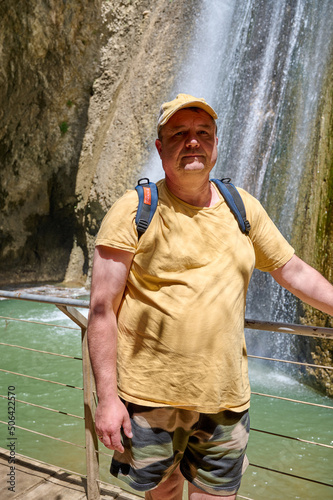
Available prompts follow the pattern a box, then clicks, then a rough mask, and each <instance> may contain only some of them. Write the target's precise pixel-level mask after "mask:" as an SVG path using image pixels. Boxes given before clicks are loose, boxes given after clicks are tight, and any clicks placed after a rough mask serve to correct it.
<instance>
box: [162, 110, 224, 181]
mask: <svg viewBox="0 0 333 500" xmlns="http://www.w3.org/2000/svg"><path fill="white" fill-rule="evenodd" d="M161 132H162V135H161V139H156V142H155V144H156V148H157V151H158V153H159V155H160V158H161V160H162V165H163V168H164V171H165V176H166V179H167V180H168V179H169V180H170V181H172V182H174V183H176V182H177V180H180V179H181V178H183V177H184V176H188V175H193V174H201V175H202V174H205V175H207V176H208V175H209V172H210V171H211V169H212V168H213V166H214V165H215V162H216V159H217V142H218V139H217V137H216V125H215V122H214V120H213V119H212V117H211V116H210V115H209V114H208V113H206V111H204V110H203V109H200V108H196V109H195V110H193V109H188V108H185V109H181V110H179V111H177V112H176V113H175V114H174V115H173V116H172V117H171V118H170V120H169V121H168V122H167V123H166V124H165V125H164V126H163V128H162V131H161Z"/></svg>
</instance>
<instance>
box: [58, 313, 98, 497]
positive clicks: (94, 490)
mask: <svg viewBox="0 0 333 500" xmlns="http://www.w3.org/2000/svg"><path fill="white" fill-rule="evenodd" d="M57 307H58V308H59V309H60V310H61V311H62V312H63V313H64V314H66V316H68V317H69V318H71V320H72V321H74V322H75V323H76V324H77V325H79V327H80V328H81V335H82V370H83V397H84V419H85V437H86V465H87V498H88V500H99V499H100V491H99V483H98V480H99V457H98V453H97V451H98V439H97V436H96V432H95V425H94V414H95V407H96V404H95V400H94V393H96V387H95V379H94V375H93V372H92V368H91V364H90V358H89V351H88V340H87V323H88V322H87V318H86V317H85V316H83V315H82V314H81V313H80V312H79V311H78V310H77V309H75V308H74V307H70V306H60V305H58V306H57Z"/></svg>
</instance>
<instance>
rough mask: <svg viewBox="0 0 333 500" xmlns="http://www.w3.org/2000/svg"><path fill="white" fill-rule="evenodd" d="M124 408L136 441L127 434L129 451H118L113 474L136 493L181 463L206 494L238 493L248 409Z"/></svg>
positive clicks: (191, 478)
mask: <svg viewBox="0 0 333 500" xmlns="http://www.w3.org/2000/svg"><path fill="white" fill-rule="evenodd" d="M126 405H127V408H128V411H129V415H130V418H131V424H132V432H133V438H132V439H129V438H127V437H126V436H124V435H123V444H124V448H125V452H124V453H119V452H117V451H116V452H115V453H114V456H113V459H112V463H111V469H110V471H111V474H112V475H114V476H116V477H118V478H119V479H121V480H123V481H124V482H125V483H127V484H128V485H129V486H131V487H132V488H133V489H135V490H138V491H148V490H151V489H153V488H155V487H156V486H157V485H158V484H159V483H160V482H161V481H164V480H165V479H167V478H168V477H169V476H170V475H171V474H172V473H173V471H174V470H175V469H176V468H177V466H178V464H179V465H180V470H181V472H182V474H183V476H184V477H185V479H187V480H188V481H189V482H191V483H192V484H194V485H195V486H196V487H198V488H200V489H202V490H203V491H205V492H206V493H210V494H213V495H214V494H215V495H221V496H223V495H232V494H235V493H236V492H237V490H238V489H239V486H240V482H241V478H242V474H243V472H244V471H245V469H246V467H247V465H248V460H247V457H246V455H245V450H246V446H247V442H248V435H249V428H250V421H249V414H248V411H245V412H242V413H235V412H231V411H221V412H219V413H217V414H205V413H198V412H195V411H188V410H181V409H177V408H172V407H163V408H151V407H146V406H139V405H135V404H132V403H126Z"/></svg>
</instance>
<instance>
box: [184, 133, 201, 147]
mask: <svg viewBox="0 0 333 500" xmlns="http://www.w3.org/2000/svg"><path fill="white" fill-rule="evenodd" d="M186 147H187V148H198V147H199V141H198V138H197V137H196V136H194V135H191V136H189V137H188V138H187V141H186Z"/></svg>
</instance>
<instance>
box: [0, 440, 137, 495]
mask: <svg viewBox="0 0 333 500" xmlns="http://www.w3.org/2000/svg"><path fill="white" fill-rule="evenodd" d="M8 458H9V451H8V450H6V449H5V448H0V498H1V500H45V499H50V500H53V499H56V498H59V499H61V500H87V496H86V494H87V485H86V479H85V478H81V477H80V476H77V475H75V474H70V473H68V472H64V471H63V470H62V469H61V468H59V467H57V466H54V465H49V464H43V463H41V462H39V461H37V460H34V459H31V458H20V457H19V456H18V455H17V456H16V459H15V492H13V491H8V489H7V488H8V485H7V483H6V481H7V480H8V476H7V474H8V473H9V470H10V465H9V464H8ZM101 495H102V496H101V500H112V499H117V500H142V496H140V497H139V496H137V495H134V494H132V493H128V492H126V491H124V490H122V489H121V488H119V487H118V486H114V485H111V484H106V483H103V484H102V485H101Z"/></svg>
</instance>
